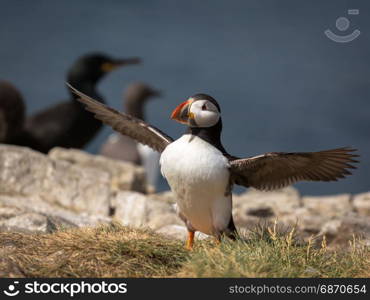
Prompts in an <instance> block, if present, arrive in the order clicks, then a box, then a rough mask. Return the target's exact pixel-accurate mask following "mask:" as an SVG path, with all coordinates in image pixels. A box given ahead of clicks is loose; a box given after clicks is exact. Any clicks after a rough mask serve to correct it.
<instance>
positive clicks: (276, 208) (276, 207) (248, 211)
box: [233, 187, 301, 226]
mask: <svg viewBox="0 0 370 300" xmlns="http://www.w3.org/2000/svg"><path fill="white" fill-rule="evenodd" d="M300 205H301V204H300V196H299V193H298V191H297V190H296V189H294V188H293V187H287V188H284V189H280V190H276V191H273V192H262V191H258V190H255V189H250V190H249V191H247V192H246V193H243V194H240V195H233V215H234V219H235V222H236V223H238V224H244V225H245V226H247V224H249V225H252V224H255V223H256V222H258V221H259V220H260V219H269V218H276V217H278V218H280V217H282V216H285V215H287V214H290V213H292V212H293V211H294V210H296V209H297V208H299V207H300Z"/></svg>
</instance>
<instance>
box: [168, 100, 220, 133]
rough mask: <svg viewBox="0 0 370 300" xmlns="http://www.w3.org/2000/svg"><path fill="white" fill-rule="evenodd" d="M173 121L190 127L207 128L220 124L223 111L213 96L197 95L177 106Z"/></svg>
mask: <svg viewBox="0 0 370 300" xmlns="http://www.w3.org/2000/svg"><path fill="white" fill-rule="evenodd" d="M171 119H173V120H175V121H177V122H179V123H181V124H186V125H188V126H190V127H200V128H207V127H212V126H214V125H216V124H217V123H218V122H219V120H220V119H221V109H220V106H219V105H218V103H217V101H216V100H215V99H213V98H212V97H211V96H209V95H206V94H196V95H194V96H192V97H190V98H189V99H188V100H186V101H185V102H183V103H181V104H180V105H179V106H177V107H176V108H175V110H174V111H173V112H172V115H171Z"/></svg>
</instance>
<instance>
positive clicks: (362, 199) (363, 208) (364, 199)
mask: <svg viewBox="0 0 370 300" xmlns="http://www.w3.org/2000/svg"><path fill="white" fill-rule="evenodd" d="M353 206H354V209H355V211H356V212H357V213H358V214H359V215H360V216H368V217H370V192H367V193H362V194H358V195H355V196H354V197H353Z"/></svg>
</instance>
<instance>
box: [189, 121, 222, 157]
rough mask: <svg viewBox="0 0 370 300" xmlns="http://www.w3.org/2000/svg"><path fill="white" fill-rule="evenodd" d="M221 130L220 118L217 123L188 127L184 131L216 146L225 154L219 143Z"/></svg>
mask: <svg viewBox="0 0 370 300" xmlns="http://www.w3.org/2000/svg"><path fill="white" fill-rule="evenodd" d="M221 131H222V121H221V119H220V120H219V121H218V123H217V124H216V125H214V126H212V127H188V128H187V130H186V133H188V134H192V135H195V136H197V137H199V138H201V139H202V140H204V141H206V142H207V143H210V144H211V145H212V146H214V147H216V148H217V149H218V150H220V151H221V152H222V153H223V154H227V152H226V150H225V148H224V146H222V143H221Z"/></svg>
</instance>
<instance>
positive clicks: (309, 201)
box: [302, 194, 352, 217]
mask: <svg viewBox="0 0 370 300" xmlns="http://www.w3.org/2000/svg"><path fill="white" fill-rule="evenodd" d="M350 198H351V197H350V195H349V194H341V195H332V196H315V197H312V196H307V197H303V199H302V201H303V205H304V206H305V207H306V208H307V209H308V210H309V211H310V213H311V214H312V215H322V216H326V217H339V216H344V215H346V214H348V213H350V212H351V211H352V206H351V202H350Z"/></svg>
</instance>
